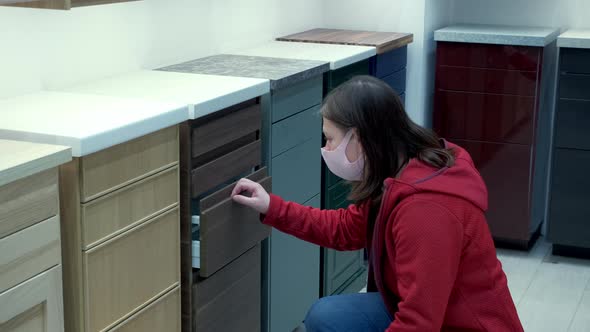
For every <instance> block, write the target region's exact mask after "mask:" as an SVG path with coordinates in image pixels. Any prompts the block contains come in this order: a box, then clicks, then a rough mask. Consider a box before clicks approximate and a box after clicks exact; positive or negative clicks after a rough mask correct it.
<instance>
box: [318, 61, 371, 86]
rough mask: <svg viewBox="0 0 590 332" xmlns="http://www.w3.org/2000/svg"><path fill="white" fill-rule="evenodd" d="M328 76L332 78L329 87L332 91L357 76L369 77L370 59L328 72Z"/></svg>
mask: <svg viewBox="0 0 590 332" xmlns="http://www.w3.org/2000/svg"><path fill="white" fill-rule="evenodd" d="M328 75H329V77H330V79H329V81H328V87H329V90H332V89H334V88H336V87H338V86H339V85H340V84H342V83H344V82H346V81H348V80H350V79H351V78H353V77H355V76H359V75H369V59H367V60H363V61H359V62H357V63H353V64H351V65H348V66H346V67H342V68H340V69H336V70H332V71H330V72H328Z"/></svg>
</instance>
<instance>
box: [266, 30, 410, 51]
mask: <svg viewBox="0 0 590 332" xmlns="http://www.w3.org/2000/svg"><path fill="white" fill-rule="evenodd" d="M277 40H281V41H298V42H308V43H326V44H345V45H359V46H373V47H376V48H377V54H382V53H385V52H388V51H391V50H394V49H397V48H400V47H404V46H406V45H408V44H410V43H411V42H412V41H413V40H414V35H413V34H411V33H400V32H378V31H359V30H340V29H312V30H308V31H304V32H300V33H296V34H293V35H289V36H284V37H280V38H277Z"/></svg>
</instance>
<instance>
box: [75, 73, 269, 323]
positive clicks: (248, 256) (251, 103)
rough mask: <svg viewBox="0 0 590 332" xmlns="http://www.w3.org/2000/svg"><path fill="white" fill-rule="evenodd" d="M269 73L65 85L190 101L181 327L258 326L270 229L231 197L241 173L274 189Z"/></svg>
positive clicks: (183, 136)
mask: <svg viewBox="0 0 590 332" xmlns="http://www.w3.org/2000/svg"><path fill="white" fill-rule="evenodd" d="M269 86H270V84H269V81H268V80H267V79H256V78H243V77H230V76H218V75H200V74H187V73H176V72H166V71H152V70H141V71H136V72H131V73H126V74H122V75H116V76H113V77H110V78H106V79H102V80H98V81H93V82H88V83H84V84H78V85H76V86H74V87H70V88H68V89H67V90H68V91H71V92H76V93H91V94H100V95H108V96H117V97H127V98H139V99H143V100H151V101H161V102H170V103H180V104H184V105H188V110H189V113H188V120H187V121H183V122H182V123H181V124H180V125H179V145H180V156H179V162H180V164H179V170H180V192H179V195H180V239H181V242H180V250H181V260H180V261H181V294H182V296H181V303H182V330H183V331H187V332H190V331H236V330H239V329H245V330H252V331H255V330H260V326H261V320H260V317H261V289H260V287H261V284H262V280H261V262H262V256H261V252H260V245H259V243H260V241H261V240H262V239H264V238H266V237H267V236H268V234H269V233H270V228H268V227H266V226H262V225H261V224H260V223H259V222H258V215H257V214H256V213H254V212H253V211H250V210H248V209H246V208H244V207H242V206H239V205H238V204H236V203H233V202H232V201H231V199H230V193H229V190H230V188H232V187H233V182H234V181H235V180H236V179H237V178H238V177H241V176H249V177H250V178H252V179H254V180H257V181H260V182H261V183H262V184H263V185H264V186H265V187H266V188H267V189H271V180H270V178H269V177H268V174H267V169H266V168H265V167H264V165H263V163H262V161H261V146H262V142H261V137H260V129H261V110H260V102H259V101H260V96H261V95H265V94H268V92H269Z"/></svg>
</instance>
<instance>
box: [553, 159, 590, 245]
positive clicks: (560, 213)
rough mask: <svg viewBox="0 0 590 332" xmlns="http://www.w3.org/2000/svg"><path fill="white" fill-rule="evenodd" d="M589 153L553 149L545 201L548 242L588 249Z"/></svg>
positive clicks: (589, 211) (589, 235)
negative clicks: (547, 198)
mask: <svg viewBox="0 0 590 332" xmlns="http://www.w3.org/2000/svg"><path fill="white" fill-rule="evenodd" d="M588 169H590V151H580V150H568V149H555V153H554V156H553V169H552V178H551V191H550V193H551V194H550V199H549V228H548V234H549V239H550V240H551V242H552V243H557V244H561V245H569V246H576V247H585V248H590V205H589V204H588V202H590V191H589V190H588V188H589V187H590V178H588V177H587V176H586V175H585V174H586V173H587V172H588Z"/></svg>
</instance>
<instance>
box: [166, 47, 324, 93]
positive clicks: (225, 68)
mask: <svg viewBox="0 0 590 332" xmlns="http://www.w3.org/2000/svg"><path fill="white" fill-rule="evenodd" d="M159 70H164V71H175V72H181V73H194V74H208V75H224V76H238V77H253V78H265V79H269V80H270V89H271V90H279V89H283V88H285V87H288V86H290V85H293V84H295V83H297V82H301V81H304V80H307V79H309V78H312V77H314V76H317V75H321V74H323V73H324V72H327V71H329V70H330V63H329V62H324V61H310V60H294V59H279V58H268V57H258V56H245V55H232V54H220V55H214V56H210V57H206V58H201V59H197V60H192V61H188V62H184V63H179V64H176V65H172V66H169V67H164V68H160V69H159Z"/></svg>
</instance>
